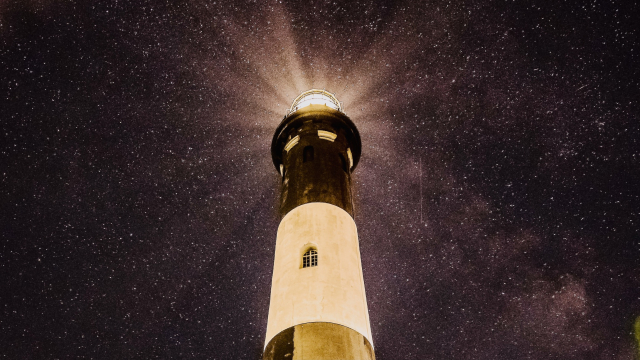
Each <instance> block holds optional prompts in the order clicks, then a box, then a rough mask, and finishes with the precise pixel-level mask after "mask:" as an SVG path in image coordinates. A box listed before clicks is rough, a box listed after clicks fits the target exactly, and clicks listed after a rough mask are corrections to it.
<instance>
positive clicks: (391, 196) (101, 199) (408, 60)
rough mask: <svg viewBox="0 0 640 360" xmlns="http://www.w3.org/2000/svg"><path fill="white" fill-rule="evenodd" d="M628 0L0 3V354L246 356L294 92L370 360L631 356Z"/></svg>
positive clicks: (637, 164)
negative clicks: (282, 130) (343, 240)
mask: <svg viewBox="0 0 640 360" xmlns="http://www.w3.org/2000/svg"><path fill="white" fill-rule="evenodd" d="M634 3H635V2H634V1H602V0H598V1H540V0H533V1H521V2H509V1H480V0H475V1H467V2H446V1H429V2H424V3H421V4H419V3H418V2H414V1H408V2H387V1H378V2H365V1H362V2H360V1H353V2H342V1H336V2H328V1H316V0H305V1H249V2H240V1H237V2H225V1H222V2H221V1H219V0H215V1H214V0H211V1H208V0H194V1H186V2H183V3H178V2H164V1H123V0H120V1H117V0H114V1H75V2H74V1H53V0H15V1H12V0H5V1H0V127H1V129H0V130H1V134H0V136H1V138H0V163H1V164H2V166H1V175H2V176H1V177H0V204H1V207H0V358H7V359H259V358H260V356H261V352H262V347H263V345H264V340H265V338H264V337H265V332H266V325H267V314H268V306H269V294H270V288H271V273H272V267H273V259H274V249H275V239H276V230H277V226H278V223H279V214H278V210H277V206H278V197H279V184H280V182H279V175H278V173H277V171H276V169H275V168H274V166H273V163H272V160H271V155H270V143H271V139H272V136H273V133H274V131H275V129H276V127H277V125H278V124H279V122H280V121H281V120H282V117H283V116H284V114H285V113H286V109H287V107H288V106H289V105H290V104H291V102H292V101H293V99H294V98H295V97H296V96H297V95H298V94H299V93H300V92H302V91H304V90H308V89H310V88H320V89H326V90H328V91H331V92H334V93H336V96H337V97H338V99H339V100H341V101H342V102H343V103H344V108H345V112H346V114H347V115H348V116H349V117H350V118H351V119H352V120H353V121H354V123H355V124H356V125H357V127H358V129H359V130H360V134H361V137H362V144H363V148H362V158H361V161H360V163H359V165H358V167H357V169H356V170H355V173H354V175H353V179H354V191H355V194H356V197H355V199H354V201H355V220H356V223H357V225H358V231H359V237H360V248H361V253H362V267H363V271H364V280H365V287H366V292H367V300H368V305H369V314H370V319H371V327H372V331H373V342H374V346H375V349H376V356H377V359H378V360H395V359H418V360H422V359H434V360H435V359H473V360H484V359H487V360H502V359H504V360H511V359H536V360H537V359H607V360H608V359H611V360H622V359H624V360H632V359H633V358H634V357H637V356H638V355H637V354H638V349H637V345H636V342H635V340H634V330H633V329H634V322H635V321H636V318H638V316H640V267H639V266H638V265H640V231H639V223H640V180H638V179H640V144H639V140H638V139H639V138H640V116H639V115H638V114H640V106H639V101H640V91H639V90H638V89H639V87H640V56H639V54H640V37H639V35H640V34H639V32H640V31H639V30H638V29H640V27H638V18H639V17H640V11H638V10H639V7H640V6H639V5H635V4H634Z"/></svg>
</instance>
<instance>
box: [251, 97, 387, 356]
mask: <svg viewBox="0 0 640 360" xmlns="http://www.w3.org/2000/svg"><path fill="white" fill-rule="evenodd" d="M360 148H361V145H360V135H359V134H358V130H357V129H356V127H355V125H354V124H353V122H352V121H351V120H350V119H349V118H348V117H347V116H346V115H345V114H344V113H343V111H342V105H341V104H340V102H339V101H338V100H337V99H336V97H335V96H334V95H333V94H331V93H329V92H326V91H324V90H315V89H314V90H309V91H306V92H304V93H302V94H301V95H300V96H298V97H297V98H296V99H295V100H294V102H293V104H292V105H291V108H290V109H289V112H288V113H287V115H286V116H285V118H284V120H283V121H282V123H281V124H280V126H278V129H277V130H276V133H275V135H274V137H273V142H272V143H271V155H272V157H273V163H274V164H275V166H276V169H277V170H278V171H279V172H280V175H281V177H282V187H281V189H282V193H281V200H280V214H281V216H282V220H281V221H280V226H279V227H278V235H277V240H276V254H275V262H274V268H273V280H272V285H271V302H270V305H269V321H268V325H267V336H266V340H265V349H264V353H263V357H262V358H263V360H337V359H340V360H373V359H375V355H374V352H373V342H372V339H371V326H370V325H369V313H368V310H367V300H366V297H365V291H364V281H363V278H362V266H361V261H360V248H359V245H358V233H357V229H356V224H355V222H354V220H353V199H352V192H351V173H352V171H353V170H354V168H355V167H356V165H357V163H358V159H359V158H360Z"/></svg>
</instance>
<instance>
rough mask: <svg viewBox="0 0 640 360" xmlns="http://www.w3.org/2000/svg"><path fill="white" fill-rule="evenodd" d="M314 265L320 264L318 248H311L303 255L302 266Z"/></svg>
mask: <svg viewBox="0 0 640 360" xmlns="http://www.w3.org/2000/svg"><path fill="white" fill-rule="evenodd" d="M312 266H318V251H317V250H316V249H309V250H308V251H307V252H306V253H304V255H302V267H303V268H308V267H312Z"/></svg>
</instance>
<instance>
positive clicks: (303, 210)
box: [265, 203, 373, 347]
mask: <svg viewBox="0 0 640 360" xmlns="http://www.w3.org/2000/svg"><path fill="white" fill-rule="evenodd" d="M310 248H315V249H317V251H318V266H314V267H308V268H302V255H303V254H304V253H305V252H306V251H307V250H308V249H310ZM360 264H361V261H360V248H359V245H358V233H357V229H356V224H355V222H354V221H353V218H352V217H351V216H350V215H349V214H348V213H347V212H346V211H344V210H343V209H341V208H339V207H337V206H335V205H331V204H326V203H308V204H305V205H301V206H298V207H297V208H295V209H294V210H292V211H290V212H289V213H288V214H287V215H286V216H285V217H284V218H283V219H282V221H281V223H280V226H279V227H278V236H277V240H276V254H275V261H274V269H273V280H272V285H271V303H270V305H269V322H268V325H267V337H266V341H265V347H266V346H267V345H268V344H269V342H270V341H271V340H272V338H273V337H274V336H276V335H277V334H278V333H280V332H282V331H283V330H286V329H288V328H291V327H293V326H295V325H299V324H305V323H311V322H327V323H333V324H338V325H342V326H345V327H347V328H350V329H353V330H355V331H357V332H358V333H360V334H362V335H363V336H364V337H365V338H366V339H367V341H368V342H369V343H370V344H371V343H373V341H372V339H371V328H370V326H369V312H368V310H367V302H366V297H365V290H364V281H363V277H362V267H361V265H360Z"/></svg>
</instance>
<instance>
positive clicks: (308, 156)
mask: <svg viewBox="0 0 640 360" xmlns="http://www.w3.org/2000/svg"><path fill="white" fill-rule="evenodd" d="M307 161H313V146H305V147H304V150H302V162H307Z"/></svg>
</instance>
